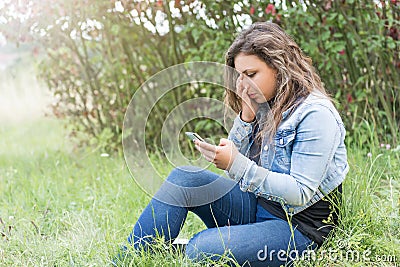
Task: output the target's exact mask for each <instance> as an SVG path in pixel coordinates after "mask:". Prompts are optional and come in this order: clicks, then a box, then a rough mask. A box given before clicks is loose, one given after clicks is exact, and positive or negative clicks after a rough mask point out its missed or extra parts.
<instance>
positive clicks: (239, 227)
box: [128, 166, 316, 266]
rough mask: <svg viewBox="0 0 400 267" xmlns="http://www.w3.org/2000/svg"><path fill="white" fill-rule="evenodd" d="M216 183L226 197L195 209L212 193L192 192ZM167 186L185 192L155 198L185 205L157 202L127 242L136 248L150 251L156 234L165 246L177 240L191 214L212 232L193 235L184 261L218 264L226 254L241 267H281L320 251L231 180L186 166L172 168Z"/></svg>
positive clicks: (166, 191)
mask: <svg viewBox="0 0 400 267" xmlns="http://www.w3.org/2000/svg"><path fill="white" fill-rule="evenodd" d="M194 170H197V171H194ZM215 180H219V181H220V183H219V184H218V186H219V189H220V187H223V186H225V187H226V188H227V189H228V193H226V194H224V195H223V196H222V197H220V198H219V199H216V200H214V201H213V202H211V203H208V204H203V205H199V206H191V202H192V200H193V199H194V198H199V195H207V194H209V192H204V194H198V193H197V194H196V195H195V196H191V193H190V188H192V187H199V186H200V187H201V186H202V185H206V184H209V183H212V182H214V181H215ZM167 181H168V182H169V183H173V184H175V185H179V186H181V187H180V188H181V190H178V189H176V190H175V191H176V192H171V188H170V187H169V186H168V185H166V183H164V184H163V185H162V186H161V188H160V189H159V191H158V192H157V193H156V195H158V196H163V195H164V194H166V195H170V196H174V200H175V201H177V203H179V202H180V203H181V205H175V204H174V205H172V204H168V203H165V202H163V201H160V200H157V199H156V198H153V199H152V200H151V201H150V203H149V205H148V206H147V207H146V208H145V209H144V211H143V213H142V214H141V216H140V217H139V219H138V221H137V222H136V224H135V226H134V228H133V231H132V233H131V234H130V236H129V238H128V242H129V243H130V244H133V246H134V247H135V248H136V249H139V248H140V247H142V246H143V247H145V248H146V247H147V246H149V245H150V244H151V243H152V241H153V239H154V237H156V236H158V235H162V236H163V237H164V238H165V240H166V241H170V242H171V241H173V240H174V239H175V238H176V237H177V236H178V234H179V231H180V230H181V228H182V226H183V224H184V222H185V219H186V216H187V213H188V211H191V212H193V213H195V214H196V215H198V216H199V217H200V218H201V220H202V221H203V222H204V223H205V225H206V226H207V228H208V229H206V230H203V231H201V232H199V233H197V234H196V235H194V236H193V237H192V238H191V239H190V241H189V243H188V244H187V246H186V250H185V253H186V256H187V257H189V258H190V259H192V260H194V261H201V260H202V259H204V258H205V257H207V258H209V259H210V258H211V259H213V260H218V259H219V258H220V257H221V255H226V256H228V257H230V258H234V259H235V260H236V261H237V262H238V263H239V264H240V265H241V266H242V265H244V266H280V265H281V264H285V263H287V262H290V261H291V260H292V259H294V258H296V255H300V256H301V255H302V254H301V253H303V251H305V250H307V249H309V248H312V249H314V248H315V247H316V245H315V243H313V242H312V240H311V239H309V238H308V237H306V236H304V235H303V234H302V233H300V232H299V231H298V230H297V229H292V231H293V234H292V231H291V228H290V226H289V224H288V223H287V222H286V221H284V220H282V219H280V218H278V217H276V216H274V215H272V214H270V213H269V212H268V211H266V210H265V209H264V208H263V207H261V206H260V205H257V198H256V196H255V195H254V194H253V193H249V192H242V191H241V190H240V188H239V186H238V185H237V184H235V182H234V181H232V180H230V179H227V178H223V177H221V176H219V175H217V174H215V173H213V172H210V171H207V170H199V169H196V167H192V166H187V167H180V168H176V169H174V170H173V171H172V172H171V173H170V175H169V176H168V178H167ZM207 190H208V191H210V190H209V189H207ZM200 197H201V196H200ZM200 202H201V200H200ZM200 202H199V201H198V203H200Z"/></svg>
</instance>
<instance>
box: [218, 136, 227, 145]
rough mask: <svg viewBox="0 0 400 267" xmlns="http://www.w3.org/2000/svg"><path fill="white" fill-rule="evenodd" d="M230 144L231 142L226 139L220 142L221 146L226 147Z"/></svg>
mask: <svg viewBox="0 0 400 267" xmlns="http://www.w3.org/2000/svg"><path fill="white" fill-rule="evenodd" d="M228 143H229V140H228V139H226V138H221V140H219V145H220V146H226V145H227V144H228Z"/></svg>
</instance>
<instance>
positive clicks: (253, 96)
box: [248, 94, 257, 98]
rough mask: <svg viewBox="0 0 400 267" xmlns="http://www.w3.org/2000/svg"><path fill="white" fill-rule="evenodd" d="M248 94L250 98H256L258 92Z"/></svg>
mask: <svg viewBox="0 0 400 267" xmlns="http://www.w3.org/2000/svg"><path fill="white" fill-rule="evenodd" d="M248 96H249V97H250V98H255V97H256V96H257V94H248Z"/></svg>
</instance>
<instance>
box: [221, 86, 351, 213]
mask: <svg viewBox="0 0 400 267" xmlns="http://www.w3.org/2000/svg"><path fill="white" fill-rule="evenodd" d="M265 115H267V109H266V104H263V105H260V108H259V110H258V112H257V120H260V119H262V117H263V116H265ZM253 127H255V123H254V122H251V123H248V122H244V121H242V120H241V119H240V114H239V115H238V116H237V117H236V118H235V120H234V123H233V127H232V129H231V131H230V133H229V136H228V139H229V140H231V141H233V143H234V144H235V145H236V147H237V148H238V150H239V152H240V153H239V154H238V155H237V156H236V158H235V159H234V162H233V163H232V166H231V167H230V169H229V170H228V171H227V173H228V175H229V176H230V178H232V179H234V180H235V181H237V182H238V183H239V185H240V188H241V190H243V191H249V192H253V193H254V194H256V195H257V196H258V197H264V198H267V199H268V200H273V201H277V202H280V203H281V204H282V207H283V208H284V210H285V211H286V212H287V213H288V214H289V215H293V214H296V213H298V212H300V211H302V210H304V209H306V208H307V207H309V206H311V205H312V204H314V203H316V202H317V201H319V200H320V199H321V198H323V197H324V196H325V195H327V194H329V193H330V192H331V191H332V190H333V189H335V188H336V187H338V186H339V185H340V184H341V183H342V182H343V180H344V178H345V176H346V174H347V172H348V169H349V167H348V163H347V153H346V147H345V144H344V138H345V129H344V125H343V122H342V120H341V118H340V116H339V114H338V112H337V110H336V109H335V107H334V106H333V104H332V103H331V101H330V100H329V99H328V98H327V97H325V96H324V95H322V94H321V93H319V92H314V93H312V94H310V95H309V96H308V97H307V98H306V99H304V101H303V102H302V103H301V104H300V105H298V106H297V108H296V109H295V110H294V111H293V110H290V109H289V110H286V111H285V112H283V114H282V121H281V123H280V125H279V127H278V129H277V132H276V134H275V136H274V138H273V142H270V141H269V140H270V139H269V138H264V139H263V141H262V144H261V152H260V156H259V159H260V160H259V165H258V164H257V163H256V162H254V161H252V160H250V159H249V151H250V147H251V144H252V141H251V140H252V139H253V138H251V136H252V131H253Z"/></svg>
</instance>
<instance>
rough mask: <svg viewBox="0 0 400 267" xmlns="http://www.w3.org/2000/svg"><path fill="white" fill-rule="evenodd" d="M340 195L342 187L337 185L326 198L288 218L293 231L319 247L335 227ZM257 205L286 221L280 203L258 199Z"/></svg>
mask: <svg viewBox="0 0 400 267" xmlns="http://www.w3.org/2000/svg"><path fill="white" fill-rule="evenodd" d="M341 193H342V185H339V187H338V188H336V189H335V190H333V191H332V192H331V193H330V194H328V196H327V197H324V198H322V199H321V200H320V201H318V202H316V203H315V204H314V205H312V206H310V207H308V208H306V209H305V210H302V211H301V212H299V213H297V214H294V215H292V216H288V217H289V220H291V223H292V226H293V229H294V228H297V229H298V230H299V231H300V232H301V233H302V234H304V235H306V236H307V237H309V238H310V239H311V240H313V241H315V242H316V243H317V244H318V246H321V245H322V243H323V241H324V240H325V238H326V237H327V236H328V234H329V232H330V231H331V230H332V229H333V228H334V226H335V225H337V219H338V210H337V205H338V203H340V199H341ZM258 203H259V204H260V205H261V206H262V207H263V208H264V209H266V210H267V211H268V212H270V213H271V214H272V215H275V216H276V217H278V218H281V219H282V220H285V221H287V217H286V213H285V211H284V210H283V208H282V206H281V204H280V203H278V202H274V201H271V200H267V199H265V198H263V197H260V198H258Z"/></svg>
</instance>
